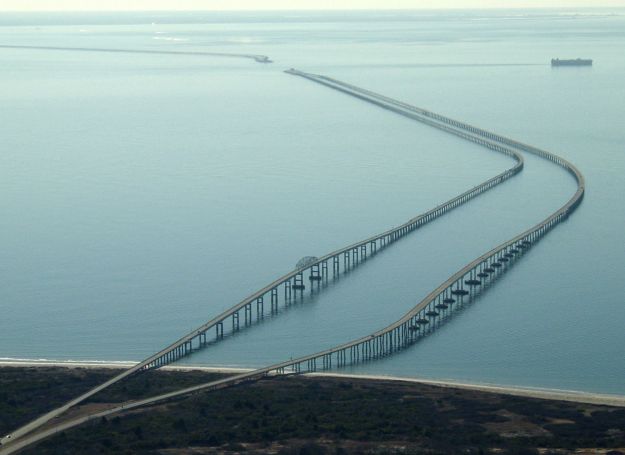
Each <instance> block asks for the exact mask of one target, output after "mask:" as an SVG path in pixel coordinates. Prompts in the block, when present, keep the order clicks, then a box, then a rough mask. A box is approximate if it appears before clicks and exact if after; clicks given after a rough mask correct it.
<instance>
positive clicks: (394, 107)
mask: <svg viewBox="0 0 625 455" xmlns="http://www.w3.org/2000/svg"><path fill="white" fill-rule="evenodd" d="M288 73H290V74H293V75H297V76H301V77H305V78H307V79H309V80H312V81H314V82H318V83H321V84H323V85H326V86H329V87H331V88H334V89H337V90H340V91H342V92H344V93H347V94H349V95H352V96H355V97H357V98H359V99H362V100H364V101H368V102H371V103H373V104H376V105H378V106H380V107H383V108H385V109H389V110H391V111H394V112H397V113H400V114H402V115H406V116H408V117H411V118H414V119H416V120H419V121H422V122H424V123H426V124H430V125H432V126H436V127H438V128H440V129H443V130H445V131H448V132H451V133H453V134H457V135H459V136H461V137H463V138H465V139H468V140H471V141H473V142H476V143H478V144H480V145H484V146H485V147H488V148H490V149H493V150H497V151H501V152H503V153H506V154H508V155H511V156H513V157H515V158H516V159H517V164H516V165H515V166H514V167H513V168H511V169H509V170H507V171H505V172H504V173H502V174H500V175H499V176H496V177H494V178H493V179H489V180H488V181H486V182H484V183H483V184H481V185H478V186H477V187H475V188H473V189H472V190H469V191H468V192H465V193H463V195H460V196H458V197H457V198H454V199H452V200H451V201H448V202H447V203H445V204H443V205H441V206H439V207H437V208H435V209H433V210H432V211H430V212H427V213H426V214H424V215H422V216H420V217H416V218H413V219H412V220H410V221H409V222H407V223H405V224H404V225H402V226H400V227H398V228H396V229H395V230H390V231H387V233H385V234H383V235H382V236H376V237H373V238H372V239H374V238H375V239H376V242H377V241H380V240H381V239H389V240H388V242H392V241H394V240H396V239H397V238H400V237H401V236H403V235H405V234H406V233H408V232H410V231H411V230H413V229H416V228H417V227H418V226H420V225H421V224H418V220H425V219H427V217H428V216H432V215H434V216H435V217H436V216H440V214H442V213H445V212H446V211H447V210H449V209H450V208H453V207H455V206H457V205H458V204H460V203H463V202H466V200H468V199H471V198H472V197H474V196H475V195H477V194H479V193H481V192H483V191H485V190H486V189H488V188H491V187H492V186H494V185H496V184H498V183H500V182H501V181H503V180H505V179H507V178H509V177H510V176H512V175H514V174H516V173H517V172H519V171H520V170H521V168H522V165H523V160H522V158H521V157H520V156H519V155H518V153H517V152H515V151H514V150H511V149H508V148H505V147H501V146H499V145H497V144H494V143H493V142H491V141H495V142H499V143H502V144H506V145H511V146H513V147H515V148H518V149H521V150H524V151H528V152H530V153H534V154H536V155H538V156H541V157H543V158H546V159H549V160H550V161H552V162H554V163H556V164H558V165H559V166H561V167H563V168H564V169H566V170H567V171H568V172H569V173H571V174H572V175H573V177H574V178H575V179H576V181H577V185H578V188H577V191H576V192H575V194H574V195H573V196H572V197H571V199H570V200H569V201H567V202H566V204H565V205H564V206H562V207H561V208H560V209H559V210H557V211H556V212H555V213H553V214H552V215H551V216H549V217H548V218H546V219H545V220H543V221H542V222H540V223H538V224H537V225H536V226H534V227H532V228H530V229H528V230H526V231H524V232H522V233H521V234H519V235H517V236H516V237H514V238H513V239H511V240H509V241H507V242H504V243H502V244H501V245H499V246H497V247H495V248H493V249H492V250H490V251H489V252H487V253H485V254H483V255H482V256H480V257H479V258H477V259H475V260H474V261H472V262H471V263H469V264H467V265H466V266H465V267H463V268H462V269H461V270H459V271H458V272H456V273H455V274H454V275H452V276H451V277H449V278H448V279H447V280H445V282H443V283H442V284H441V285H440V286H438V287H437V288H436V289H435V290H434V291H432V292H431V293H430V294H428V295H427V296H426V297H425V298H424V299H423V300H422V301H421V302H419V303H418V304H417V305H416V306H415V307H414V308H413V309H412V310H410V311H409V312H408V313H407V314H406V315H404V316H403V317H402V318H401V319H399V320H398V321H396V322H395V323H393V324H391V325H389V326H387V327H385V328H384V329H381V330H379V331H377V332H374V333H373V334H371V335H368V336H365V337H362V338H359V339H356V340H353V341H351V342H349V343H345V344H342V345H339V346H336V347H334V348H331V349H327V350H324V351H321V352H318V353H316V354H312V355H309V356H304V357H300V358H297V359H292V360H289V361H286V362H281V363H278V364H275V365H271V366H268V367H265V368H261V369H257V370H254V371H252V372H248V373H243V374H239V375H236V376H233V377H230V378H226V379H223V380H220V381H213V382H210V383H206V384H201V385H198V386H194V387H190V388H186V389H183V390H179V391H176V392H171V393H168V394H164V395H159V396H156V397H152V398H148V399H145V400H141V401H137V402H131V403H126V404H124V405H123V406H120V407H118V408H114V409H111V410H108V411H104V413H105V414H102V413H98V414H93V415H90V416H85V417H82V418H80V419H76V420H73V421H70V422H66V423H65V424H63V425H60V426H55V427H52V428H50V429H48V430H46V431H44V432H39V433H37V434H34V435H31V436H29V437H26V438H24V439H22V440H21V441H15V442H14V443H13V444H11V445H10V446H8V447H6V449H5V450H3V451H2V452H3V453H12V452H13V451H15V450H19V448H21V447H25V446H26V445H29V444H31V443H34V442H36V441H38V440H40V439H43V438H44V437H47V436H49V435H51V434H53V433H54V432H56V431H62V430H64V429H67V428H71V427H72V426H75V425H79V424H81V423H84V422H86V421H88V420H91V419H92V418H99V417H101V416H102V415H109V414H112V413H115V412H120V411H123V410H127V409H130V408H134V407H139V406H145V405H148V404H152V403H156V402H160V401H164V400H168V399H171V398H174V397H178V396H181V395H185V394H189V393H193V392H196V391H200V390H212V389H216V388H223V387H227V386H229V385H234V384H238V383H241V382H245V381H249V380H256V379H259V378H262V377H264V376H267V375H269V374H284V373H286V372H287V370H289V371H291V372H293V373H302V372H313V371H317V361H320V362H321V363H322V368H323V369H329V368H332V363H333V359H334V360H335V364H336V366H344V365H346V364H348V363H352V364H353V363H358V362H362V361H368V360H371V359H375V358H378V357H381V356H384V355H388V354H391V353H393V352H394V351H397V350H399V349H403V348H404V347H406V346H408V345H410V344H412V343H414V342H415V341H417V340H418V339H419V337H421V336H424V335H425V334H426V333H427V330H425V329H423V330H422V329H421V328H422V327H426V326H427V325H428V324H430V323H432V324H435V323H437V322H440V319H441V317H445V316H447V315H448V313H449V312H451V309H452V308H453V307H454V303H456V304H457V305H456V308H457V307H459V306H461V305H462V302H463V300H464V299H470V298H471V296H472V295H474V294H475V292H476V291H475V290H476V289H477V292H479V291H480V290H485V289H486V288H487V287H488V284H489V283H492V282H493V281H494V280H495V279H496V278H497V277H498V276H499V275H500V274H501V273H503V272H504V271H505V269H506V268H507V267H509V266H510V265H512V264H513V263H514V262H515V260H516V259H518V258H519V257H521V256H522V254H523V253H524V252H525V251H527V250H528V249H529V248H530V247H531V246H532V245H534V244H535V243H536V242H537V241H538V240H540V238H542V237H543V236H544V235H545V234H546V233H548V232H549V231H550V230H551V229H552V228H553V227H555V226H556V225H557V224H558V223H559V222H561V221H563V220H565V219H566V218H567V217H568V215H569V214H570V213H571V212H572V211H573V210H575V208H576V207H577V206H578V205H579V204H580V202H581V200H582V198H583V195H584V179H583V176H582V175H581V173H580V172H579V170H577V168H576V167H575V166H574V165H573V164H571V163H570V162H568V161H566V160H564V159H563V158H560V157H558V156H557V155H554V154H552V153H550V152H547V151H544V150H541V149H538V148H535V147H532V146H528V145H526V144H522V143H520V142H517V141H514V140H512V139H508V138H505V137H503V136H500V135H497V134H495V133H491V132H488V131H486V130H483V129H480V128H476V127H473V126H471V125H468V124H465V123H463V122H458V121H455V120H453V119H450V118H448V117H444V116H440V115H438V114H434V113H432V112H430V111H426V110H423V109H420V108H416V107H414V106H410V105H407V104H405V103H402V102H399V101H396V100H392V99H390V98H387V97H384V96H382V95H378V94H375V93H373V92H368V91H366V90H364V89H359V88H358V87H354V86H351V85H349V84H345V83H342V82H340V81H337V80H335V79H331V78H327V77H324V76H319V75H313V74H310V73H304V72H300V71H297V70H289V71H288ZM437 122H441V123H443V124H444V125H439V124H438V123H437ZM450 125H453V127H450ZM455 128H459V129H461V130H463V132H462V133H461V134H458V133H460V132H459V131H456V130H455ZM485 138H488V140H480V139H485ZM515 169H516V170H515ZM452 201H453V202H452ZM454 204H455V205H454ZM440 210H442V212H440ZM426 222H427V221H426ZM389 236H390V237H389ZM369 240H370V239H367V240H365V241H364V242H360V243H358V244H354V245H360V246H362V245H364V246H365V248H366V246H367V245H369V246H370V248H373V247H372V246H371V245H372V244H370V243H368V242H369ZM383 242H387V240H383ZM386 244H387V243H384V245H386ZM376 245H377V243H376ZM351 248H352V246H350V247H346V248H344V249H342V250H339V251H341V252H343V253H345V252H349V251H350V250H351V251H352V253H353V252H354V251H356V252H357V251H358V248H355V249H354V250H352V249H351ZM365 254H366V249H365ZM339 255H340V253H339ZM334 257H335V256H333V255H332V253H331V254H330V255H326V256H324V257H323V258H321V259H319V260H318V261H317V263H316V264H312V265H310V266H307V267H306V268H308V269H311V273H312V272H314V267H315V265H316V266H318V265H319V263H322V261H324V260H326V261H327V260H328V259H330V258H334ZM337 257H338V255H337ZM335 264H336V262H335ZM302 270H303V269H302ZM302 270H299V271H298V270H296V271H295V272H292V274H289V275H291V278H293V277H295V276H296V275H293V274H298V273H299V274H300V275H301V271H302ZM317 271H318V268H317ZM313 276H314V275H311V278H312V277H313ZM283 278H284V277H283ZM278 281H280V280H276V281H275V282H274V283H272V285H275V284H276V283H278ZM284 282H285V283H286V281H284ZM295 282H296V283H297V280H296V281H295ZM272 285H269V286H267V287H266V288H264V289H263V290H264V291H265V293H266V292H271V290H272V289H273V288H272ZM465 288H467V289H469V290H467V289H465ZM263 290H261V291H263ZM261 291H259V292H261ZM256 294H258V293H256ZM256 294H255V295H256ZM272 296H273V293H272ZM246 300H249V298H248V299H246ZM244 302H245V301H244ZM250 302H251V300H250ZM242 303H243V302H242ZM272 304H273V300H272ZM239 305H241V304H239ZM239 305H235V307H233V308H237V307H238V309H240V308H242V307H241V306H239ZM231 310H232V309H231ZM231 310H230V311H231ZM250 314H251V310H250ZM222 315H223V314H222ZM222 315H220V316H222ZM246 316H247V311H246ZM217 319H219V317H218V318H215V319H213V321H216V320H217ZM205 326H206V325H205ZM203 327H204V326H203ZM430 327H432V326H430ZM199 333H200V332H198V334H199ZM221 333H222V335H223V329H222V332H221ZM190 335H192V334H190ZM193 336H195V335H193ZM181 340H185V338H183V339H181ZM185 343H186V342H185ZM172 346H173V345H172ZM184 346H185V348H186V346H187V345H186V344H185V345H184ZM164 351H165V350H164ZM164 351H161V353H163V352H164ZM159 354H160V353H159ZM159 354H156V355H155V356H152V357H150V358H149V359H147V360H146V361H144V362H142V363H140V364H138V365H137V366H136V367H134V368H132V369H130V370H127V371H126V372H124V373H122V374H121V375H119V376H117V377H116V378H113V379H112V380H111V381H108V383H104V384H102V385H101V386H99V387H97V388H95V389H93V390H92V391H90V392H88V393H87V394H85V395H84V396H82V397H79V398H77V399H75V400H73V401H72V402H70V403H68V404H67V405H65V406H64V407H62V408H59V409H57V410H54V411H52V412H51V413H49V414H47V415H45V416H42V417H41V418H40V419H43V420H40V419H37V420H36V421H33V422H31V424H29V425H28V426H26V427H22V428H20V430H21V434H19V433H18V432H17V431H16V432H14V433H13V434H12V435H11V436H12V437H13V438H14V439H17V437H18V436H21V435H24V434H26V433H28V432H30V431H32V430H34V429H35V428H38V427H39V426H41V425H43V424H44V423H46V422H47V421H49V420H50V419H51V418H52V417H54V416H56V415H58V414H60V413H61V412H63V411H65V410H66V409H69V407H71V406H69V405H70V404H71V405H74V404H77V403H78V402H80V401H83V400H84V399H86V398H87V397H88V396H91V395H93V394H95V393H97V392H98V391H100V390H102V389H103V388H105V387H106V386H108V385H110V383H114V382H117V381H119V380H121V379H122V378H123V377H125V376H127V375H129V374H132V373H133V372H136V371H138V370H139V369H145V368H146V367H148V368H149V367H153V366H158V360H159V357H158V355H159ZM348 354H349V360H348ZM154 362H156V364H154ZM46 416H47V418H46ZM29 426H30V428H27V427H29ZM8 441H9V440H8V439H7V438H5V439H3V442H8Z"/></svg>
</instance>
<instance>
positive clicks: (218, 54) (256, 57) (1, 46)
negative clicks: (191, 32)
mask: <svg viewBox="0 0 625 455" xmlns="http://www.w3.org/2000/svg"><path fill="white" fill-rule="evenodd" d="M0 49H32V50H40V51H77V52H108V53H115V54H156V55H192V56H200V57H235V58H250V59H252V60H254V61H256V62H258V63H272V61H271V60H270V59H269V57H267V56H266V55H259V54H233V53H225V52H203V51H153V50H142V49H110V48H109V49H107V48H98V47H60V46H18V45H9V44H0Z"/></svg>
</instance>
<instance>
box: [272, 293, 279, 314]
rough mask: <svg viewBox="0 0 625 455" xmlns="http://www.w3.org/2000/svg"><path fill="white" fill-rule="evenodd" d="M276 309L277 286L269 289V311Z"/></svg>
mask: <svg viewBox="0 0 625 455" xmlns="http://www.w3.org/2000/svg"><path fill="white" fill-rule="evenodd" d="M277 311H278V288H273V289H272V290H271V313H272V314H273V313H276V312H277Z"/></svg>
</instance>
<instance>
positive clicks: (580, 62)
mask: <svg viewBox="0 0 625 455" xmlns="http://www.w3.org/2000/svg"><path fill="white" fill-rule="evenodd" d="M551 66H592V60H591V59H585V58H576V59H571V60H560V59H559V58H552V59H551Z"/></svg>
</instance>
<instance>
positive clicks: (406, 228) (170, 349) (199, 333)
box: [0, 96, 523, 443]
mask: <svg viewBox="0 0 625 455" xmlns="http://www.w3.org/2000/svg"><path fill="white" fill-rule="evenodd" d="M359 97H361V98H363V99H366V98H365V97H364V96H359ZM371 102H374V104H378V105H380V106H382V107H385V108H386V109H389V110H392V111H394V112H396V113H398V114H401V115H404V116H407V117H409V118H412V119H415V120H418V121H420V122H423V123H426V124H428V125H430V126H433V127H435V128H438V129H441V130H443V131H445V132H447V133H450V134H454V135H456V136H458V137H460V138H462V139H465V140H468V141H471V142H474V143H476V144H478V145H481V146H483V147H486V148H489V149H491V150H494V151H497V152H500V153H504V154H506V155H509V156H511V157H512V158H513V159H514V160H515V164H514V166H512V167H511V168H509V169H507V170H505V171H504V172H502V173H500V174H498V175H496V176H494V177H492V178H490V179H488V180H486V181H485V182H483V183H481V184H479V185H477V186H475V187H473V188H471V189H469V190H467V191H465V192H464V193H462V194H460V195H458V196H456V197H454V198H452V199H450V200H448V201H447V202H445V203H443V204H440V205H438V206H437V207H435V208H433V209H431V210H429V211H427V212H425V213H423V214H421V215H419V216H416V217H414V218H411V219H410V220H408V221H407V222H405V223H403V224H401V225H400V226H397V227H395V228H392V229H389V230H387V231H385V232H382V233H380V234H377V235H374V236H372V237H369V238H367V239H365V240H362V241H360V242H356V243H354V244H352V245H349V246H346V247H344V248H341V249H339V250H336V251H333V252H331V253H328V254H326V255H325V256H323V257H321V258H318V259H316V260H315V261H313V262H310V263H308V264H306V266H304V267H302V268H299V269H296V270H293V271H291V272H289V273H287V274H286V275H284V276H282V277H280V278H278V279H277V280H275V281H273V282H272V283H270V284H268V285H267V286H265V287H264V288H262V289H260V290H259V291H257V292H255V293H254V294H252V295H250V296H249V297H247V298H246V299H244V300H242V301H241V302H239V303H238V304H236V305H234V306H233V307H231V308H229V309H228V310H226V311H224V312H223V313H221V314H219V315H218V316H217V317H215V318H213V319H211V320H210V321H208V322H206V323H205V324H203V325H202V326H200V327H198V328H197V329H195V330H193V331H191V332H189V333H188V334H187V335H185V336H183V337H182V338H180V339H179V340H177V341H175V342H174V343H172V344H171V345H169V346H167V347H166V348H164V349H163V350H161V351H159V352H157V353H156V354H154V355H152V356H150V357H148V358H147V359H145V360H144V361H142V362H140V363H139V364H137V365H136V366H134V367H132V368H129V369H128V370H125V371H124V372H122V373H120V374H119V375H117V376H115V377H113V378H111V379H110V380H108V381H106V382H104V383H102V384H101V385H99V386H97V387H95V388H93V389H92V390H89V391H88V392H86V393H84V394H82V395H80V396H78V397H76V398H75V399H73V400H71V401H69V402H68V403H66V404H65V405H63V406H61V407H59V408H57V409H54V410H52V411H50V412H48V413H46V414H44V415H42V416H40V417H39V418H37V419H36V420H34V421H32V422H30V423H29V424H27V425H25V426H23V427H21V428H19V429H17V430H16V431H14V432H13V433H12V434H10V435H7V436H5V437H4V438H3V439H2V440H1V441H0V442H1V443H5V442H7V441H9V440H15V439H18V438H20V437H22V436H23V435H25V434H27V433H29V432H30V431H33V430H34V429H36V428H38V427H40V426H41V425H44V424H45V423H46V422H48V421H49V420H51V419H53V418H54V417H56V416H58V415H60V414H62V413H63V412H65V411H67V410H68V409H70V408H71V407H73V406H76V405H77V404H79V403H81V402H83V401H84V400H86V399H87V398H89V397H91V396H93V395H95V394H96V393H98V392H100V391H102V390H104V389H105V388H107V387H109V386H111V385H113V384H115V383H117V382H119V381H121V380H122V379H124V378H126V377H128V376H130V375H131V374H134V373H136V372H138V371H141V370H146V369H150V368H157V367H160V366H163V365H166V364H168V363H171V362H174V361H176V360H178V359H179V358H181V357H183V356H185V355H188V354H190V353H191V352H192V351H193V350H194V347H193V341H194V340H195V341H197V344H198V348H201V347H203V346H206V344H207V341H206V340H207V338H206V333H207V331H208V330H210V329H213V328H215V331H216V338H217V339H221V338H223V337H224V321H225V320H226V319H228V318H230V319H231V320H232V331H233V332H235V331H237V330H239V328H240V324H239V319H240V318H239V312H240V311H243V312H244V314H245V323H246V325H248V324H250V323H251V321H252V305H253V304H254V303H255V304H256V316H257V318H261V317H262V315H263V314H264V299H265V297H267V298H268V299H270V301H271V310H272V312H273V311H276V310H277V308H278V303H279V302H278V295H279V288H280V287H282V289H283V292H284V301H285V302H288V301H289V300H290V299H291V297H292V295H293V294H294V293H296V292H297V291H301V289H302V287H303V286H304V284H303V283H304V273H305V272H307V271H309V272H310V279H311V281H316V280H319V279H322V278H327V276H328V263H329V262H330V261H331V262H332V271H333V274H334V275H335V276H336V275H337V274H338V273H340V269H341V258H342V259H343V264H342V266H343V269H344V270H347V269H349V268H350V267H351V266H352V265H353V263H356V262H357V261H359V260H364V259H366V258H367V256H371V255H373V254H375V253H376V252H377V251H378V250H381V249H382V248H384V247H386V246H388V245H390V244H392V243H394V242H395V241H397V240H399V239H401V238H403V237H404V236H405V235H407V234H408V233H410V232H412V231H414V230H415V229H418V228H419V227H421V226H423V225H425V224H427V223H429V222H431V221H433V220H435V219H437V218H438V217H440V216H442V215H443V214H445V213H446V212H448V211H449V210H451V209H453V208H456V207H458V206H460V205H462V204H464V203H466V202H468V201H469V200H471V199H472V198H474V197H476V196H478V195H479V194H481V193H483V192H484V191H487V190H489V189H491V188H493V187H494V186H496V185H498V184H500V183H502V182H503V181H505V180H507V179H508V178H510V177H512V176H514V175H516V174H517V173H518V172H520V171H521V170H522V168H523V157H522V156H521V155H520V154H519V153H518V152H516V151H515V150H513V149H510V148H508V147H505V146H501V145H499V144H496V143H493V142H492V141H490V140H487V139H484V138H480V137H476V136H475V135H473V134H471V133H467V132H465V131H462V130H459V129H457V128H456V127H453V126H449V125H445V124H442V123H440V122H438V121H436V120H432V119H428V118H423V117H422V116H419V115H417V114H415V113H413V112H410V111H408V110H406V109H404V108H403V107H393V106H386V105H383V103H381V102H377V101H373V99H372V100H371Z"/></svg>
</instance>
